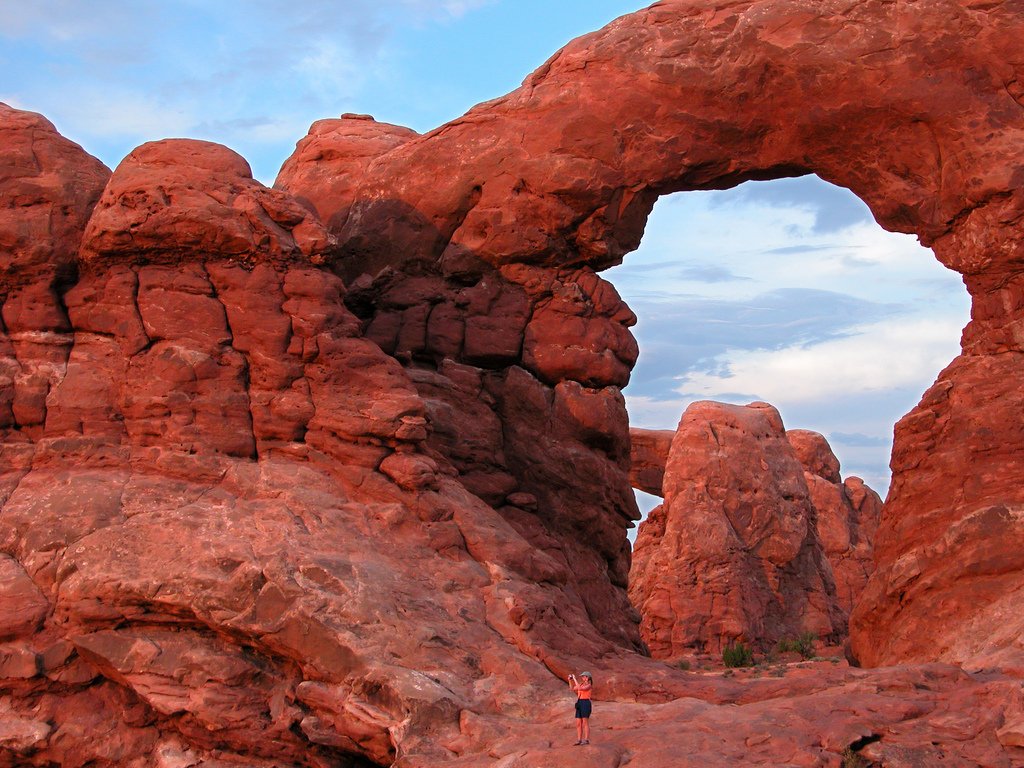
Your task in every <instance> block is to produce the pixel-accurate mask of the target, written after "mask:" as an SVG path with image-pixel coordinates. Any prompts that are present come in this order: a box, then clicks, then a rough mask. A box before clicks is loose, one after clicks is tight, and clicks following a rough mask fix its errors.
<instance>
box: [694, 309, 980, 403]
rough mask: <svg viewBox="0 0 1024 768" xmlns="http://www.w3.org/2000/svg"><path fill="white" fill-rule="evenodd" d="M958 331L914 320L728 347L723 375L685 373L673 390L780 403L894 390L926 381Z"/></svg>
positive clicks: (953, 346)
mask: <svg viewBox="0 0 1024 768" xmlns="http://www.w3.org/2000/svg"><path fill="white" fill-rule="evenodd" d="M960 330H961V326H960V323H959V321H957V320H954V319H951V318H942V319H939V320H936V319H931V318H928V319H923V318H915V319H913V320H910V321H907V320H905V319H904V320H901V321H900V322H883V323H875V324H872V325H865V326H861V327H859V328H856V329H851V331H850V334H849V335H848V336H844V337H842V338H837V339H831V340H828V341H823V342H819V343H814V344H794V345H790V346H787V347H784V348H782V349H777V350H765V349H759V350H729V351H728V352H726V353H723V355H724V356H726V357H727V358H728V362H727V363H725V365H724V372H720V373H709V372H702V371H690V372H688V373H686V374H684V375H683V376H682V377H681V378H680V381H679V386H678V387H677V391H678V392H679V393H680V394H683V395H685V396H688V397H694V398H696V397H710V396H713V395H715V394H717V393H720V392H723V391H731V392H742V393H749V394H751V395H753V396H756V397H758V398H760V399H763V400H767V401H769V402H771V403H776V404H785V403H794V402H807V401H815V400H819V401H820V400H830V399H832V400H834V399H837V398H842V397H846V396H848V395H850V394H857V393H863V392H878V391H885V390H891V389H897V388H902V387H906V386H908V385H911V384H917V383H919V382H920V381H921V379H922V375H924V376H927V377H928V378H930V379H932V380H934V378H935V375H936V374H937V373H938V372H939V371H940V370H941V369H942V368H943V367H945V366H946V365H947V364H948V363H949V362H950V360H952V359H953V357H955V356H956V354H957V353H958V352H959V351H960V350H959V338H960ZM922 391H923V390H922Z"/></svg>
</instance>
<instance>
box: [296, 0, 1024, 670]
mask: <svg viewBox="0 0 1024 768" xmlns="http://www.w3.org/2000/svg"><path fill="white" fill-rule="evenodd" d="M1022 23H1024V19H1022V15H1021V8H1020V6H1019V4H1018V3H1001V4H993V3H988V2H966V1H959V2H956V1H953V0H948V1H946V2H931V3H901V2H870V3H863V2H852V1H841V0H835V1H832V0H830V1H829V2H825V3H809V2H799V1H788V0H787V1H785V2H722V3H716V4H713V5H711V6H710V7H709V6H708V5H707V4H704V3H696V2H688V1H687V0H679V1H673V0H667V1H666V2H662V3H659V4H656V5H655V6H653V7H651V8H650V9H648V10H646V11H639V12H637V13H635V14H632V15H630V16H626V17H623V18H621V19H619V20H617V21H615V22H613V23H612V24H610V25H608V26H607V27H606V28H604V29H603V30H600V31H598V32H595V33H593V34H591V35H588V36H585V37H583V38H581V39H579V40H577V41H574V42H573V43H571V44H570V45H568V46H567V47H566V48H564V49H563V50H561V51H559V52H558V53H557V54H555V56H553V57H552V58H551V59H550V60H549V61H548V62H547V63H546V64H545V65H544V66H543V67H541V68H540V69H539V70H538V71H537V72H535V73H534V74H533V75H531V76H530V77H529V78H527V80H526V81H525V82H524V85H523V87H522V88H520V89H519V90H517V91H514V92H513V93H511V94H509V95H508V96H505V97H502V98H500V99H496V100H494V101H491V102H487V103H486V104H482V105H480V106H479V107H477V108H475V109H474V110H471V111H470V112H469V113H468V114H467V115H466V116H464V117H463V118H460V119H459V120H456V121H453V122H452V123H449V124H448V125H445V126H442V127H441V128H439V129H437V130H435V131H433V132H431V133H429V134H427V135H425V136H422V137H411V136H403V137H402V143H400V144H399V145H398V146H395V147H393V148H392V147H388V151H386V152H384V153H383V154H380V155H373V156H367V155H363V156H359V155H356V154H354V153H351V154H347V155H346V156H344V157H335V158H334V159H333V163H334V167H335V168H336V171H337V173H338V175H337V176H336V177H335V179H334V180H321V181H320V185H321V186H317V185H316V184H311V183H310V182H309V181H307V180H305V179H303V178H302V176H303V173H305V171H303V170H302V166H303V158H304V156H305V155H306V154H307V153H312V154H314V155H316V156H320V155H319V147H320V146H321V144H320V141H321V139H319V138H318V137H317V136H314V135H311V136H310V137H309V138H307V139H306V140H304V141H303V142H300V145H299V149H298V151H297V153H296V155H294V156H293V157H292V158H291V159H290V160H289V161H288V162H287V163H286V164H285V166H284V168H283V169H282V173H281V176H280V177H279V179H278V186H280V187H282V188H284V189H287V190H289V191H291V192H293V193H294V194H296V195H297V196H299V197H300V198H301V197H305V198H306V199H308V200H310V201H311V202H312V203H313V204H314V205H315V206H316V207H317V208H318V210H319V212H320V214H321V217H322V218H324V219H325V220H327V219H332V217H334V216H335V214H336V212H337V210H338V206H336V205H333V206H332V204H331V203H330V202H329V197H330V195H329V194H328V193H327V192H326V191H325V190H327V189H329V188H330V187H331V185H332V184H337V183H338V181H337V180H338V179H344V180H345V182H344V183H346V184H350V185H351V187H352V192H351V197H350V198H349V200H348V202H346V206H348V207H347V209H346V211H345V215H344V216H342V217H340V218H334V219H333V220H334V221H335V224H334V226H333V227H332V230H333V231H334V233H335V234H337V235H338V237H339V239H340V240H341V242H342V245H343V247H345V245H346V244H349V243H351V244H355V245H358V247H359V248H362V249H366V248H367V247H369V248H370V249H372V248H373V247H374V244H375V242H379V241H375V232H379V231H386V232H387V245H384V244H381V245H380V247H381V248H385V247H387V248H390V247H393V246H394V245H395V244H396V243H400V244H401V251H402V254H403V257H402V258H412V257H419V258H426V259H428V260H434V259H436V260H438V261H439V262H440V263H441V264H442V265H443V264H446V263H449V264H455V263H458V262H459V261H460V260H462V259H464V258H466V255H467V254H471V255H472V256H473V257H475V258H477V259H481V260H483V261H485V262H488V263H489V264H491V265H495V266H499V267H501V266H506V265H511V264H522V263H525V264H536V265H543V266H547V267H566V266H570V265H578V264H586V265H588V266H589V267H592V268H596V269H600V268H601V267H603V266H607V265H609V264H613V263H617V261H618V260H619V259H621V257H622V255H623V254H624V253H625V252H627V251H628V250H631V249H632V248H634V247H635V246H636V245H637V243H638V242H639V238H640V235H641V233H642V230H643V225H644V222H645V220H646V216H647V214H648V213H649V211H650V208H651V206H652V205H653V201H654V199H655V198H656V197H657V196H658V195H660V194H666V193H669V192H674V191H678V190H683V189H687V190H693V189H708V188H719V187H726V186H732V185H735V184H738V183H740V182H742V181H745V180H748V179H765V178H772V177H780V176H788V175H798V174H804V173H811V172H814V173H817V174H818V175H819V176H821V177H822V178H823V179H825V180H827V181H829V182H832V183H835V184H838V185H840V186H843V187H847V188H849V189H851V190H852V191H853V192H854V193H855V194H857V195H858V196H859V197H860V198H861V199H863V200H864V201H865V202H866V203H867V204H868V206H869V207H870V208H871V210H872V212H873V214H874V216H875V218H876V220H877V221H878V222H879V223H880V224H881V225H882V226H883V227H884V228H886V229H890V230H894V231H901V232H908V233H914V234H916V235H917V236H918V237H919V238H920V240H921V242H922V243H923V244H925V245H929V246H932V247H933V249H934V251H935V253H936V255H937V257H938V258H939V260H940V261H941V262H942V263H944V264H945V265H946V266H948V267H950V268H952V269H955V270H957V271H959V272H961V273H962V274H964V276H965V282H966V284H967V287H968V290H969V291H970V292H971V294H972V296H973V299H974V310H973V318H974V322H972V324H971V325H970V326H968V328H967V330H966V331H965V334H964V340H963V341H964V355H962V356H961V357H960V358H958V359H957V360H956V361H955V362H954V363H953V364H952V365H951V366H950V367H949V368H948V369H947V370H946V371H944V372H943V373H942V374H941V375H940V377H939V383H938V384H937V385H936V387H935V388H933V389H932V390H930V392H929V393H928V395H926V397H925V400H924V401H922V404H921V405H920V406H919V408H918V409H916V410H915V411H914V412H913V413H912V414H911V415H909V416H908V417H907V418H906V419H904V420H903V421H902V422H901V423H900V425H898V427H897V442H896V447H895V449H894V472H895V476H894V483H893V491H892V493H891V495H890V500H889V504H888V511H887V514H886V516H885V522H884V523H883V527H882V530H881V532H880V534H879V536H880V539H879V558H880V568H879V572H878V576H877V577H876V578H875V580H874V582H873V587H872V596H871V599H870V600H867V601H865V603H864V605H863V606H862V608H861V610H860V611H859V612H858V614H857V615H856V616H855V619H854V641H855V648H856V651H857V653H858V655H859V656H860V657H861V658H862V659H863V661H864V662H865V663H869V664H877V663H883V662H892V661H896V660H901V659H917V660H924V659H929V658H946V659H956V660H965V659H967V658H969V657H970V656H971V655H972V654H974V653H978V652H981V651H982V649H983V647H984V646H985V645H986V643H987V642H988V641H987V640H986V636H988V634H989V633H988V632H987V631H986V630H984V629H982V628H981V627H980V626H978V627H976V628H975V629H973V630H972V631H971V633H970V634H971V638H973V639H968V638H963V637H959V638H953V637H945V636H943V631H942V629H941V628H940V627H938V626H935V625H934V624H933V623H932V622H931V621H930V619H929V616H931V615H934V614H933V607H934V602H935V601H936V600H939V599H941V600H942V601H943V602H944V603H946V604H947V608H946V611H948V613H947V614H946V615H947V616H952V615H959V613H960V612H961V611H963V612H964V613H965V615H974V613H975V607H974V606H973V600H971V598H969V597H966V595H965V597H964V598H963V599H961V600H957V599H956V598H955V597H954V595H955V594H956V593H957V592H958V591H959V590H960V589H961V587H953V586H952V584H953V579H952V578H951V579H950V580H949V581H943V579H942V578H941V577H938V576H935V577H933V578H922V574H924V573H926V572H929V571H932V570H940V565H941V563H942V562H943V561H944V560H945V558H948V557H951V554H950V550H949V547H953V548H954V549H955V550H956V554H955V555H953V556H952V560H954V561H960V560H963V561H964V562H965V565H964V571H963V572H962V573H961V574H960V575H961V576H962V577H964V578H967V579H971V578H972V577H971V576H970V575H969V574H970V572H971V571H972V569H973V570H976V571H978V574H977V578H979V579H981V578H984V579H985V580H986V582H989V581H990V580H992V579H994V580H995V581H996V582H997V583H999V584H1000V585H1001V586H999V587H993V588H992V589H993V590H994V593H993V596H992V599H993V600H995V599H996V595H1007V594H1010V593H1012V592H1013V591H1015V589H1016V587H1017V585H1018V584H1019V583H1020V579H1021V575H1020V574H1021V566H1022V565H1024V562H1018V561H1017V560H1016V559H1013V558H1011V560H1012V562H1004V560H1005V559H1004V558H1000V562H999V563H997V564H992V565H983V563H982V561H984V560H985V559H986V558H985V556H984V555H983V554H982V552H980V551H976V550H975V547H976V546H977V545H976V544H975V543H970V542H971V541H974V540H976V538H977V537H978V536H980V535H981V534H980V533H979V532H980V531H988V535H996V536H998V537H1000V538H1002V539H1004V540H1007V541H1014V542H1017V541H1019V540H1020V537H1021V536H1022V535H1024V532H1022V530H1021V528H1020V524H1018V523H1017V522H1016V514H1015V513H1014V512H1013V511H1012V510H1013V509H1014V508H1015V506H1014V505H1016V504H1018V503H1019V502H1020V500H1021V496H1022V492H1020V491H1019V490H1017V488H1016V487H1015V486H1016V483H1015V481H1013V480H1010V479H1009V476H1011V475H1014V474H1015V473H1012V472H1007V471H1006V470H1007V468H1008V467H1012V466H1014V465H1015V463H1016V462H1017V461H1019V460H1020V459H1019V458H1018V456H1019V453H1020V450H1019V448H1018V447H1014V446H1019V445H1020V441H1019V440H1017V439H1016V438H1015V437H1014V438H1010V439H1003V438H995V437H994V436H995V435H996V434H998V433H1000V432H1002V433H1003V434H1004V435H1005V434H1006V432H1005V430H1002V429H1000V428H999V427H997V426H996V425H997V424H1001V423H1003V424H1005V423H1012V422H1013V419H1012V417H1011V414H1012V413H1014V412H1015V405H1014V404H1013V402H1014V401H1015V399H1016V395H1014V394H1013V393H1014V392H1015V391H1016V386H1015V385H1014V384H1013V383H1012V382H1014V381H1016V380H1017V379H1018V378H1019V375H1020V363H1018V362H1017V361H1016V354H1017V350H1019V347H1020V345H1019V343H1018V342H1017V341H1015V340H1014V333H1013V331H1012V328H1013V327H1014V317H1015V312H1016V310H1015V309H1013V307H1015V306H1016V305H1017V304H1018V298H1016V297H1017V296H1019V292H1020V289H1019V288H1018V281H1017V279H1016V278H1015V274H1016V273H1017V271H1018V270H1019V266H1018V264H1019V263H1020V260H1021V258H1022V255H1024V251H1022V246H1021V239H1020V234H1019V228H1020V221H1021V218H1022V214H1024V190H1022V186H1024V169H1022V167H1021V163H1020V158H1021V157H1022V150H1024V85H1022V83H1024V74H1022V68H1024V59H1022V56H1021V54H1020V52H1019V45H1018V41H1019V39H1020V35H1021V30H1022V26H1021V25H1022ZM611 94H614V98H609V96H610V95H611ZM324 130H327V129H326V127H325V128H324ZM332 130H334V131H336V132H337V133H339V134H341V133H344V132H346V131H348V130H349V128H348V124H347V123H346V121H342V122H341V123H337V124H335V127H333V128H332ZM359 130H360V131H361V132H362V134H363V135H366V134H370V135H373V134H374V129H372V128H371V127H370V126H368V125H365V124H363V125H360V127H359ZM376 131H377V132H378V133H379V135H381V136H384V135H387V136H388V137H389V139H388V140H389V141H392V140H393V139H392V138H391V137H392V136H393V133H392V132H391V129H387V130H385V129H376ZM325 135H326V134H325ZM323 142H324V144H325V145H329V144H330V140H328V139H323ZM425 169H432V172H428V171H426V170H425ZM441 169H443V171H441ZM360 179H362V181H359V180H360ZM396 202H397V203H400V204H401V205H402V206H403V207H404V208H405V210H407V211H414V212H415V214H416V215H415V217H414V224H413V225H411V226H407V227H406V228H404V229H402V230H400V231H396V228H395V226H394V224H393V223H389V224H388V225H387V227H386V228H385V227H384V225H383V221H384V220H388V221H389V222H390V219H391V216H390V214H391V212H393V211H394V210H395V207H394V206H395V205H396ZM453 212H455V213H454V215H453ZM408 221H409V220H408V219H407V222H408ZM424 232H426V233H427V234H424ZM1002 352H1010V353H1011V354H1009V355H1002V354H999V356H998V357H990V356H989V355H992V354H996V353H1002ZM990 373H991V374H994V375H995V376H996V377H997V378H999V379H1000V380H1002V381H1004V382H1005V384H1003V385H993V384H990V385H989V386H988V387H986V389H987V390H988V394H987V396H986V401H987V403H988V405H987V406H986V408H985V410H984V411H982V412H980V413H979V412H978V409H977V408H976V406H975V404H974V403H973V397H972V395H971V394H970V391H971V390H972V389H977V388H978V386H979V385H980V380H982V379H988V377H989V374H990ZM993 442H995V443H996V447H994V448H993V447H991V444H992V443H993ZM922 446H928V449H927V451H926V452H927V455H925V453H924V452H922ZM937 477H942V478H943V481H942V482H941V483H939V482H937V481H935V480H934V478H937ZM978 478H986V480H985V481H979V480H978ZM1001 478H1007V479H1006V480H1005V481H1004V480H1001ZM982 486H986V487H982ZM939 488H941V489H942V490H939ZM950 498H952V499H953V502H952V504H951V503H950ZM999 505H1004V506H1005V505H1008V506H1007V508H1006V511H1005V512H1004V511H1001V510H1000V508H999ZM989 508H993V509H994V511H991V512H986V511H985V510H987V509H989ZM981 518H984V520H985V521H986V522H984V524H982V523H981V522H979V520H980V519H981ZM971 521H973V522H971ZM961 524H963V525H966V526H967V527H968V528H969V529H970V530H971V531H972V533H970V534H965V535H964V536H962V537H960V538H959V539H958V541H959V542H960V543H958V544H953V543H950V542H949V541H948V538H949V537H948V535H947V534H946V529H947V528H948V527H949V526H950V525H961ZM943 537H945V539H947V540H945V543H939V542H942V541H944V538H943ZM1010 549H1014V550H1017V549H1019V547H1017V546H1016V545H1014V546H1012V547H1010ZM940 552H941V553H942V554H940ZM966 563H970V564H971V565H967V564H966ZM979 569H980V570H979ZM982 574H984V576H983V575H982ZM936 579H938V582H940V583H939V584H936V583H934V582H935V580H936ZM947 587H948V588H947ZM917 590H920V591H919V592H918V591H917ZM966 591H967V592H968V593H969V591H970V590H966ZM915 595H916V596H917V597H916V598H915ZM940 595H942V597H939V596H940ZM950 600H952V601H953V603H954V604H955V607H954V605H952V604H949V603H948V602H946V601H950ZM998 613H999V612H998V611H996V612H995V614H994V615H993V617H992V618H991V619H989V620H988V621H989V622H993V621H994V622H997V621H998V619H997V618H995V616H996V615H998ZM978 621H980V622H981V624H982V625H986V620H985V619H982V618H980V617H979V618H978ZM920 626H928V627H929V629H928V630H927V631H926V634H928V635H929V637H931V638H933V642H931V643H925V644H921V643H919V642H918V641H916V640H914V639H913V638H912V635H914V634H916V632H917V628H918V627H920ZM947 626H948V625H947Z"/></svg>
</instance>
